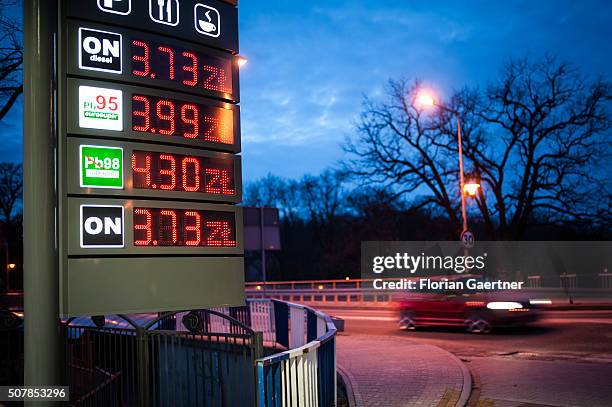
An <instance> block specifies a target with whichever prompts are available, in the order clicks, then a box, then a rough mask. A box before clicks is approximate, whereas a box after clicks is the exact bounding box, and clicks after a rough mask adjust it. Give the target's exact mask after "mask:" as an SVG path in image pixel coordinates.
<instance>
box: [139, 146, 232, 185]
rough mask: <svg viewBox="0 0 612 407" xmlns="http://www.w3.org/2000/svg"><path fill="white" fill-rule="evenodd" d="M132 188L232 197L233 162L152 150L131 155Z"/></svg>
mask: <svg viewBox="0 0 612 407" xmlns="http://www.w3.org/2000/svg"><path fill="white" fill-rule="evenodd" d="M132 181H133V186H134V188H139V189H156V190H166V191H183V192H200V193H207V194H216V195H226V196H233V195H234V194H235V193H236V189H235V178H234V161H233V160H231V159H224V158H209V157H199V156H194V155H181V154H173V153H161V152H154V151H138V150H134V151H133V152H132Z"/></svg>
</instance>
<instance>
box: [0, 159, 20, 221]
mask: <svg viewBox="0 0 612 407" xmlns="http://www.w3.org/2000/svg"><path fill="white" fill-rule="evenodd" d="M22 193H23V173H22V168H21V164H14V163H0V216H1V218H0V221H1V222H2V223H3V224H4V225H5V226H7V227H9V226H11V225H12V224H13V223H14V220H15V216H16V215H17V212H18V204H19V202H20V201H21V200H22Z"/></svg>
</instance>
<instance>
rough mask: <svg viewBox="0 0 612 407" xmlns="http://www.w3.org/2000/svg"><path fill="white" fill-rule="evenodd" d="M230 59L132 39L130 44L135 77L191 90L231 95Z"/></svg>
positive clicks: (132, 70) (132, 71) (132, 72)
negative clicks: (167, 82) (165, 82)
mask: <svg viewBox="0 0 612 407" xmlns="http://www.w3.org/2000/svg"><path fill="white" fill-rule="evenodd" d="M231 58H232V57H231V56H228V57H226V58H224V57H220V56H214V55H210V54H206V53H203V52H196V51H194V50H189V49H185V48H181V47H177V46H170V45H168V44H161V43H158V42H154V41H149V40H143V39H133V40H132V42H131V44H130V59H131V62H132V66H131V69H130V72H131V74H132V75H133V76H135V77H139V78H149V79H152V80H154V81H170V82H174V83H177V84H179V85H182V86H184V87H185V88H188V89H190V90H193V89H203V90H208V91H212V92H218V93H221V94H232V93H233V89H232V59H231Z"/></svg>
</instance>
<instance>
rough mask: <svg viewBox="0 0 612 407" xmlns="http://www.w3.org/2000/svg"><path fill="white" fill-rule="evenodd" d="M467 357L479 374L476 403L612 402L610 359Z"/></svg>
mask: <svg viewBox="0 0 612 407" xmlns="http://www.w3.org/2000/svg"><path fill="white" fill-rule="evenodd" d="M467 360H468V362H467V364H468V365H469V366H470V367H471V368H472V369H474V370H476V371H477V372H478V375H479V377H480V382H481V393H480V397H479V400H478V403H477V407H491V406H494V407H527V406H528V407H544V406H546V407H548V406H566V407H610V406H612V385H611V384H612V363H595V362H584V361H578V362H576V361H563V360H550V361H549V360H528V359H518V360H514V359H512V358H501V357H500V358H481V357H472V358H468V359H467Z"/></svg>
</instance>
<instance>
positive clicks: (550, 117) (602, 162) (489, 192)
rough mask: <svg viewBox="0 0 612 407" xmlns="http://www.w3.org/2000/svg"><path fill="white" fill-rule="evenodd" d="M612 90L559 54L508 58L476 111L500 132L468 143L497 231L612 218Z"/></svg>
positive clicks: (518, 232)
mask: <svg viewBox="0 0 612 407" xmlns="http://www.w3.org/2000/svg"><path fill="white" fill-rule="evenodd" d="M611 97H612V87H611V85H610V84H609V83H608V82H606V81H605V80H603V79H601V78H600V79H597V80H594V81H588V80H587V79H586V78H585V77H583V76H582V75H580V74H579V73H578V72H577V70H576V69H574V68H573V67H571V66H570V65H568V64H567V63H559V62H557V61H556V59H555V58H552V57H547V58H545V59H544V60H542V61H541V62H536V63H530V62H529V61H527V60H518V61H512V62H510V63H509V64H507V65H506V67H505V69H504V71H503V74H502V77H501V79H500V80H499V81H498V82H497V83H494V84H492V85H490V86H489V87H488V89H487V90H486V92H485V94H484V97H483V100H482V105H481V106H479V107H478V108H479V110H478V111H477V114H478V115H479V116H480V117H481V118H482V119H483V120H484V124H485V127H486V134H487V135H494V136H493V137H487V140H485V139H484V138H481V139H479V140H477V139H470V138H467V140H466V146H465V147H466V148H465V153H466V156H467V157H468V158H469V159H470V160H471V162H472V165H473V169H474V171H475V172H476V173H477V174H478V175H479V176H480V179H481V183H482V184H483V186H484V189H483V190H481V194H480V196H479V197H478V199H477V201H478V206H479V208H480V209H481V213H482V216H483V219H484V221H485V224H486V225H487V227H488V229H489V230H490V232H491V233H492V234H494V236H495V237H499V238H516V237H519V236H522V235H523V234H524V232H525V229H526V228H527V227H528V226H529V225H530V224H535V223H546V224H555V223H565V222H589V223H597V222H601V221H604V222H606V221H607V222H609V220H610V207H611V206H610V205H611V203H612V199H611V197H612V184H610V180H609V175H610V166H609V162H610V161H609V159H610V152H611V147H612V144H611V143H610V135H609V131H610V128H611V120H610V119H611V118H610V105H609V102H610V100H611V99H610V98H611ZM483 147H485V148H484V149H483Z"/></svg>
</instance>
